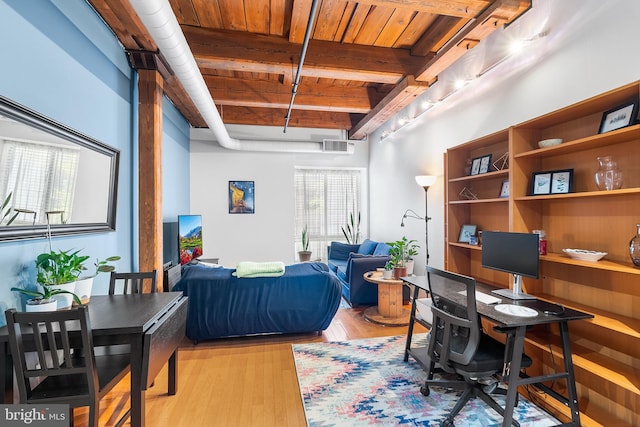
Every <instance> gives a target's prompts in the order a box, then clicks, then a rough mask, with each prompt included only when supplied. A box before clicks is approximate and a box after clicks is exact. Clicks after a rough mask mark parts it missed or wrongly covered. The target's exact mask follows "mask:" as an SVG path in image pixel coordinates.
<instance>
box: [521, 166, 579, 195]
mask: <svg viewBox="0 0 640 427" xmlns="http://www.w3.org/2000/svg"><path fill="white" fill-rule="evenodd" d="M572 191H573V169H564V170H557V171H545V172H534V173H533V178H532V180H531V195H533V196H537V195H541V194H567V193H571V192H572Z"/></svg>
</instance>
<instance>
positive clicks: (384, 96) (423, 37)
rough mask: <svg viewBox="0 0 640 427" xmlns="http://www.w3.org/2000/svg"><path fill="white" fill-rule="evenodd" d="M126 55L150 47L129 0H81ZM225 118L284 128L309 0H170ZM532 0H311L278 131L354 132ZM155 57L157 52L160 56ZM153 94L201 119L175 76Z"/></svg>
mask: <svg viewBox="0 0 640 427" xmlns="http://www.w3.org/2000/svg"><path fill="white" fill-rule="evenodd" d="M88 1H89V3H90V4H91V5H92V6H93V7H94V9H95V10H96V11H97V12H98V13H99V14H100V15H101V16H102V18H103V19H104V21H105V22H106V23H107V24H108V25H109V26H110V27H111V29H112V30H113V32H114V33H115V34H116V36H117V37H118V39H119V40H120V42H121V43H122V45H123V46H124V48H125V49H127V50H147V51H157V46H156V45H155V42H154V41H153V39H152V38H151V37H150V36H149V34H148V33H147V31H146V29H145V28H144V26H143V25H142V23H141V22H140V20H139V19H138V17H137V16H136V14H135V12H134V11H133V9H132V7H131V5H130V4H129V2H128V0H88ZM169 2H170V4H171V7H172V9H173V11H174V14H175V15H176V18H177V19H178V22H179V24H180V26H181V28H182V31H183V33H184V35H185V38H186V40H187V42H188V44H189V47H190V49H191V51H192V53H193V55H194V57H195V59H196V63H197V64H198V67H199V68H200V71H201V73H202V75H203V76H204V78H205V82H206V84H207V87H208V89H209V91H210V92H211V96H212V97H213V100H214V102H215V103H216V106H217V107H218V111H219V112H220V114H221V116H222V119H223V121H224V123H225V124H255V125H268V126H284V122H285V115H286V113H287V108H288V106H289V102H290V99H291V91H292V85H293V82H294V80H295V74H296V72H297V68H298V61H299V60H300V54H301V48H302V44H303V41H304V35H305V32H306V28H307V24H308V22H309V14H310V11H311V7H312V0H169ZM530 6H531V0H359V1H347V0H318V7H317V13H316V16H315V19H314V25H313V29H312V33H311V39H310V41H309V44H308V50H307V53H306V56H305V61H304V64H303V67H302V72H301V79H300V84H299V86H298V90H297V94H296V97H295V102H294V104H293V110H292V112H291V116H290V121H289V126H293V127H297V126H300V127H315V128H334V129H347V130H348V133H349V137H350V138H352V139H362V138H365V137H366V136H367V135H368V134H370V133H371V132H373V131H374V130H375V129H377V128H378V127H379V126H380V125H382V124H383V123H384V122H385V121H387V120H388V119H389V118H390V117H391V116H392V115H393V114H395V113H397V112H398V111H400V110H401V109H402V108H404V107H405V106H406V105H408V104H409V103H411V101H413V100H414V99H415V98H416V97H417V96H418V95H420V94H421V93H423V92H424V91H426V90H428V88H429V85H430V84H432V83H433V82H435V81H436V80H437V78H438V75H439V74H440V73H442V72H443V71H444V70H445V69H446V68H447V67H449V66H450V65H451V64H453V63H454V62H455V61H456V60H457V59H459V58H460V57H462V56H463V55H464V54H465V53H466V52H467V51H468V50H469V49H472V48H473V47H474V46H476V45H477V44H478V43H479V42H480V41H481V40H482V39H484V38H485V37H487V36H488V35H489V34H491V33H492V32H493V31H495V30H497V29H500V28H502V27H503V26H504V25H505V24H508V23H510V22H512V21H513V20H515V19H516V18H517V17H519V16H520V15H521V14H522V13H524V12H525V11H526V10H527V9H528V8H529V7H530ZM160 54H162V52H160ZM164 90H165V93H166V94H167V96H168V97H169V99H171V101H172V102H173V103H174V104H175V105H176V107H177V108H178V109H179V110H180V111H181V112H182V114H183V115H184V116H185V118H186V119H187V120H188V121H189V122H190V123H191V125H192V126H193V127H206V124H205V122H204V120H203V118H202V117H201V116H200V114H199V112H198V111H197V110H196V108H195V106H194V105H193V103H192V102H191V100H190V99H189V97H188V96H187V94H186V92H185V91H184V89H183V88H182V86H181V85H180V82H179V81H178V79H177V78H175V76H170V77H168V78H167V79H166V81H165V84H164Z"/></svg>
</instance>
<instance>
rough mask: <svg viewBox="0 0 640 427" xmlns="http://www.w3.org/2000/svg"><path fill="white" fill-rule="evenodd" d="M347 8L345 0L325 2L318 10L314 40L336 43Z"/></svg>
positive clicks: (325, 0) (324, 0)
mask: <svg viewBox="0 0 640 427" xmlns="http://www.w3.org/2000/svg"><path fill="white" fill-rule="evenodd" d="M345 7H346V4H345V2H344V0H323V1H322V3H321V4H320V7H319V8H318V16H316V19H315V22H314V23H315V25H314V29H313V35H312V38H313V39H314V40H327V41H334V40H335V37H336V33H337V31H338V27H339V26H340V22H341V21H342V15H343V14H344V11H345Z"/></svg>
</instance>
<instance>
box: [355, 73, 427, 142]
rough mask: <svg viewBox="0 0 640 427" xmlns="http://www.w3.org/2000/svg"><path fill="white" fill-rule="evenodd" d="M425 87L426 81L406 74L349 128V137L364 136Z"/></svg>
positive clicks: (358, 137)
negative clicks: (420, 80) (417, 79)
mask: <svg viewBox="0 0 640 427" xmlns="http://www.w3.org/2000/svg"><path fill="white" fill-rule="evenodd" d="M427 89H429V85H428V84H427V83H424V82H419V81H416V80H415V78H414V77H413V76H407V77H406V78H404V79H403V80H402V82H401V83H400V84H398V85H396V87H395V88H393V89H392V90H391V92H389V93H388V94H387V96H385V97H384V98H383V99H382V101H380V102H379V103H378V104H377V105H376V106H375V107H374V108H373V109H372V110H371V111H370V112H369V113H368V114H367V115H366V116H365V117H364V118H363V119H362V120H360V122H358V124H356V125H355V126H354V127H353V128H351V130H350V132H349V137H350V138H353V139H362V138H365V137H366V136H367V135H368V134H369V133H371V132H373V131H374V130H376V129H377V128H378V127H379V126H380V125H382V124H383V123H384V122H386V121H387V120H389V118H391V117H392V116H393V115H394V114H396V113H397V112H398V111H400V110H401V109H402V108H404V107H405V106H407V105H408V104H409V103H411V102H412V101H413V100H414V99H415V98H416V97H417V96H419V95H420V94H421V93H423V92H424V91H426V90H427Z"/></svg>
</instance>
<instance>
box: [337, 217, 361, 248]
mask: <svg viewBox="0 0 640 427" xmlns="http://www.w3.org/2000/svg"><path fill="white" fill-rule="evenodd" d="M341 229H342V234H344V238H345V239H347V243H348V244H350V245H357V244H358V240H360V212H358V219H357V221H356V219H355V217H354V216H353V212H351V213H350V214H349V221H348V222H347V228H346V229H345V228H344V227H341Z"/></svg>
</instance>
